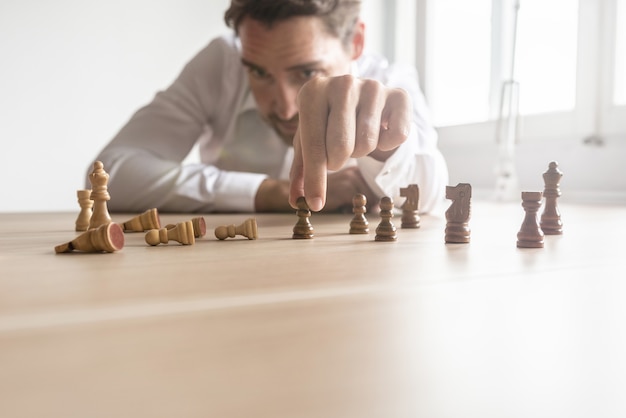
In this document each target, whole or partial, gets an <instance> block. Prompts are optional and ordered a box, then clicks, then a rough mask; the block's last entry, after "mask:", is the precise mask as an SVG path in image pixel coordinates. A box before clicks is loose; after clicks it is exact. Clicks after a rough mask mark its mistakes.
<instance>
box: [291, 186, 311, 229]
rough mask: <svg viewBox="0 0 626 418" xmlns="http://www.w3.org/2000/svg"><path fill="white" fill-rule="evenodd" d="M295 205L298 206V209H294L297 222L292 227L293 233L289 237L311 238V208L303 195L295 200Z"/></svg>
mask: <svg viewBox="0 0 626 418" xmlns="http://www.w3.org/2000/svg"><path fill="white" fill-rule="evenodd" d="M296 206H297V207H298V210H296V215H298V222H297V223H296V225H295V226H294V227H293V235H292V236H291V237H292V238H293V239H311V238H313V226H312V225H311V222H310V221H309V218H310V217H311V210H310V209H309V205H308V204H307V203H306V199H305V198H304V196H300V197H299V198H298V200H296Z"/></svg>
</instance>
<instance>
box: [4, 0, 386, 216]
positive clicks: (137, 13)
mask: <svg viewBox="0 0 626 418" xmlns="http://www.w3.org/2000/svg"><path fill="white" fill-rule="evenodd" d="M229 3H230V1H229V0H106V1H102V0H55V1H43V0H2V1H1V2H0V63H1V64H0V191H1V192H0V212H11V211H58V210H68V211H73V210H76V209H77V207H78V206H77V203H76V189H79V188H83V187H84V183H83V182H84V175H85V173H86V172H87V170H88V168H89V166H90V164H91V163H92V161H93V159H94V158H95V157H96V155H97V154H98V152H99V151H100V149H101V148H102V147H104V145H105V144H106V143H107V142H108V141H109V140H110V139H111V138H112V137H113V136H114V135H115V133H116V132H117V131H118V130H119V129H120V128H121V127H122V125H123V124H124V123H125V122H126V121H127V120H128V118H129V117H130V116H131V114H132V113H133V112H134V111H135V110H137V109H138V108H139V107H140V106H142V105H144V104H146V103H147V102H148V101H149V100H150V99H151V98H152V97H153V96H154V94H155V93H156V92H157V91H158V90H160V89H163V88H165V87H167V86H168V85H169V84H170V83H171V81H173V79H174V77H175V76H176V75H177V74H178V73H179V71H180V70H181V69H182V67H183V65H184V64H185V63H186V62H187V61H188V60H189V59H190V58H191V57H192V56H193V55H194V54H195V53H196V52H197V51H199V50H200V49H201V48H202V47H203V46H204V45H205V44H206V43H208V41H209V40H210V39H211V38H212V37H214V36H215V35H218V34H220V33H222V32H224V31H226V30H228V29H227V28H226V25H225V24H224V23H223V14H224V11H225V10H226V8H227V6H228V4H229ZM384 4H385V2H384V0H365V2H364V17H365V19H366V21H368V22H372V24H370V25H369V26H370V27H371V31H370V35H371V36H370V39H369V41H370V47H371V48H372V49H374V50H377V51H380V50H381V48H382V44H383V42H382V40H381V37H382V33H381V26H380V25H379V24H378V22H380V21H381V19H382V15H383V13H382V11H383V10H384Z"/></svg>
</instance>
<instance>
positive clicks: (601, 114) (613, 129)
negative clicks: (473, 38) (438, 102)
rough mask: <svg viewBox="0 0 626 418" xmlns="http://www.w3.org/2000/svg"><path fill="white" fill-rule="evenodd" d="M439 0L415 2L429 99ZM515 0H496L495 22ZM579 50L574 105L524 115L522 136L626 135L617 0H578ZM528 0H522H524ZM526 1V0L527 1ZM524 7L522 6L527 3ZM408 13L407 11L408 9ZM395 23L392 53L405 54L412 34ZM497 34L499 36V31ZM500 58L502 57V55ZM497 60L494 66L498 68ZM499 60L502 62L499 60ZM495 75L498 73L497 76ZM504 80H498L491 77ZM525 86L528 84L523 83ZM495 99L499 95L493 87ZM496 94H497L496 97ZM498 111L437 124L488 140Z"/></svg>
mask: <svg viewBox="0 0 626 418" xmlns="http://www.w3.org/2000/svg"><path fill="white" fill-rule="evenodd" d="M406 1H407V0H395V1H393V2H391V7H392V9H393V13H394V15H395V16H400V15H401V14H399V13H397V11H398V10H399V9H400V8H402V7H403V6H405V4H403V3H406ZM433 1H437V0H416V2H415V3H414V6H413V10H412V11H414V13H416V16H415V22H416V24H415V26H414V29H413V31H414V34H415V35H414V37H413V39H414V46H413V48H414V50H415V62H414V64H415V66H416V67H417V69H418V72H419V76H420V83H421V86H422V88H423V90H424V93H425V95H426V98H427V100H428V97H430V96H431V95H432V94H433V92H432V89H431V86H430V85H429V75H430V74H432V71H433V69H432V68H431V67H430V66H429V60H428V53H429V48H431V45H429V42H428V40H429V26H428V25H429V22H432V19H429V14H428V13H429V5H430V4H431V2H433ZM507 1H511V0H493V4H494V7H495V9H494V10H495V11H496V13H500V16H501V17H502V19H501V21H500V22H498V21H497V19H496V21H495V25H494V28H495V29H498V28H503V27H504V25H506V24H507V23H506V16H505V15H504V14H502V10H503V4H504V2H507ZM578 1H579V9H578V13H579V14H578V22H579V27H578V56H577V71H576V103H575V107H574V109H573V110H571V111H564V112H552V113H543V114H532V115H520V116H519V118H518V142H537V141H546V140H552V139H563V138H571V139H577V140H586V139H588V138H592V137H595V138H603V137H605V136H620V137H621V136H623V137H624V138H626V106H618V105H615V104H613V91H614V84H615V83H614V81H615V77H614V76H615V73H614V72H615V49H616V25H617V22H616V20H617V17H616V15H617V13H616V11H617V1H618V0H578ZM522 2H523V0H522ZM522 4H523V3H522ZM522 7H523V6H522ZM405 16H406V14H405ZM398 23H399V24H398V25H396V26H395V28H396V29H395V30H394V31H393V32H392V33H391V34H390V35H389V36H392V37H393V41H392V42H387V45H392V47H393V52H392V53H391V54H390V55H391V57H392V58H394V57H398V56H400V55H401V53H400V51H402V50H406V48H407V44H406V43H407V41H408V40H407V36H406V34H405V35H404V36H403V29H402V28H403V25H402V22H398ZM493 37H495V38H498V37H499V35H498V34H494V35H493ZM501 47H502V46H501V45H498V44H494V47H493V48H492V61H494V62H495V61H496V60H499V59H500V57H501V56H500V55H498V54H501V53H502V49H501ZM500 61H501V60H500ZM493 65H496V64H493V63H492V69H493ZM497 65H499V64H497ZM494 78H495V77H494ZM493 83H498V84H500V81H499V80H495V81H494V80H493V79H492V86H493ZM522 88H523V87H522ZM493 91H494V89H493V88H492V93H491V101H492V106H491V107H492V109H497V107H495V103H494V100H499V95H496V94H494V93H493ZM496 96H497V97H496ZM496 119H497V112H494V111H493V110H492V111H491V114H490V118H489V120H488V121H483V122H476V123H471V124H462V125H455V126H438V127H437V130H438V131H439V135H440V137H441V138H442V139H443V140H446V141H448V142H452V143H454V142H456V141H462V142H465V143H467V142H480V143H485V142H487V143H489V142H492V141H495V140H496V125H497V120H496Z"/></svg>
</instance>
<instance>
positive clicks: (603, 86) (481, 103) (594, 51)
mask: <svg viewBox="0 0 626 418" xmlns="http://www.w3.org/2000/svg"><path fill="white" fill-rule="evenodd" d="M392 3H394V4H395V7H400V6H399V5H401V4H402V2H401V1H399V0H396V1H395V2H392ZM416 9H417V10H416V13H417V14H418V18H417V21H418V24H417V25H416V26H417V28H416V29H415V30H416V31H417V35H416V42H415V44H411V43H410V42H407V40H406V38H404V39H403V42H398V41H397V40H396V42H395V46H396V50H395V51H394V53H395V56H399V55H403V53H402V51H401V50H400V49H398V48H399V47H402V48H413V50H414V51H417V56H416V63H417V66H418V69H419V71H420V75H421V82H422V87H423V88H424V91H425V93H426V96H427V99H428V101H429V103H430V106H431V108H432V111H433V117H434V120H435V124H436V125H437V127H438V128H439V131H440V133H441V135H442V137H443V136H445V137H449V136H454V135H457V134H458V135H464V138H463V140H471V139H472V138H470V137H472V136H473V137H475V138H476V139H477V140H481V141H483V140H494V138H495V134H496V133H495V129H496V128H495V123H496V120H497V119H498V116H499V114H500V106H501V100H502V93H503V86H505V85H507V83H509V84H510V83H511V80H514V81H515V82H516V85H517V86H518V87H519V90H518V91H519V99H518V107H517V108H518V109H519V121H520V123H519V128H518V135H519V137H520V138H521V139H524V140H526V139H541V140H545V139H547V138H551V137H561V138H563V137H567V138H569V137H572V138H578V139H582V138H584V137H587V136H590V135H613V134H619V135H624V134H625V133H626V27H625V25H623V24H618V22H626V0H472V1H467V0H417V7H416ZM395 36H396V37H397V36H401V35H398V30H396V35H395ZM513 52H515V54H514V55H513ZM393 55H394V54H392V56H393ZM461 127H462V128H463V130H461V129H458V128H461ZM468 136H469V137H468Z"/></svg>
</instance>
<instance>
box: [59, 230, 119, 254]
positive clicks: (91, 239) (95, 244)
mask: <svg viewBox="0 0 626 418" xmlns="http://www.w3.org/2000/svg"><path fill="white" fill-rule="evenodd" d="M123 247H124V231H122V227H121V226H119V225H118V224H116V223H108V224H104V225H101V226H99V227H98V228H95V229H90V230H88V231H87V232H83V233H82V234H80V235H79V236H78V237H76V238H74V239H73V240H72V241H70V242H68V243H65V244H61V245H57V246H56V247H54V251H55V252H56V253H69V252H72V251H83V252H87V253H96V252H107V253H112V252H114V251H119V250H121V249H122V248H123Z"/></svg>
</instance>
